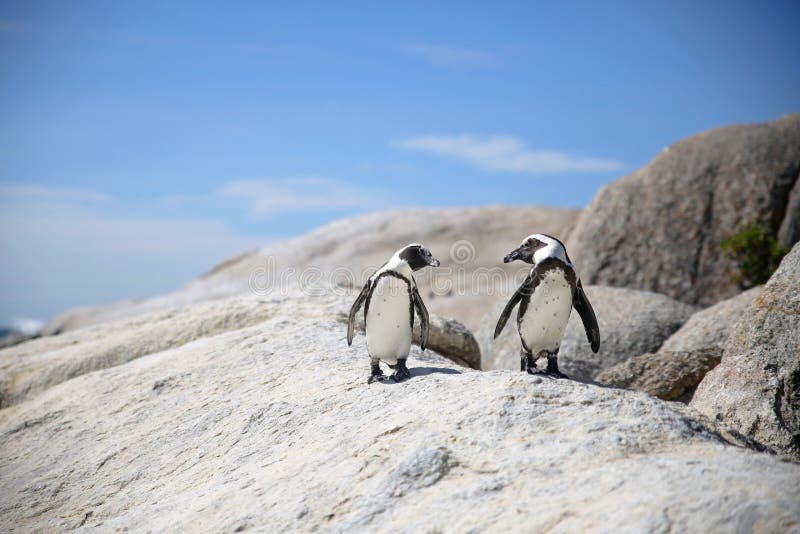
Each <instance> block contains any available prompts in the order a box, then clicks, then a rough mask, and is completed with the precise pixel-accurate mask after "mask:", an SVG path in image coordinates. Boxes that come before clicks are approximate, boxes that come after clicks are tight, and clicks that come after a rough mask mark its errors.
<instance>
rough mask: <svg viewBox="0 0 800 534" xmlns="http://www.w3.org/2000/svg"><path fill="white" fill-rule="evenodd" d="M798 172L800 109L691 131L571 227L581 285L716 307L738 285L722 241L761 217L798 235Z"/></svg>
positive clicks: (606, 192)
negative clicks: (758, 120) (623, 289)
mask: <svg viewBox="0 0 800 534" xmlns="http://www.w3.org/2000/svg"><path fill="white" fill-rule="evenodd" d="M798 171H800V114H796V115H788V116H785V117H782V118H780V119H777V120H775V121H773V122H770V123H766V124H760V125H746V126H730V127H726V128H719V129H716V130H712V131H709V132H705V133H701V134H698V135H694V136H692V137H689V138H687V139H684V140H682V141H679V142H677V143H675V144H674V145H672V146H670V147H669V148H667V149H665V150H664V151H663V152H661V153H660V154H659V155H658V156H656V157H655V158H654V159H653V161H651V162H650V163H649V164H648V165H646V166H645V167H642V168H641V169H639V170H637V171H635V172H633V173H631V174H629V175H627V176H625V177H623V178H620V179H619V180H616V181H614V182H612V183H610V184H608V185H607V186H605V187H604V188H603V189H601V190H600V192H599V193H598V194H597V195H596V196H595V198H594V199H593V200H592V202H591V203H590V204H589V205H588V206H587V207H586V209H585V210H584V211H583V213H582V214H581V217H580V219H579V221H578V224H577V225H576V227H575V230H574V231H573V232H572V233H571V234H570V238H569V239H568V243H567V244H568V249H569V251H570V256H571V257H572V259H573V260H575V261H576V265H578V266H580V275H581V276H582V277H583V280H584V283H592V284H603V285H612V286H624V287H630V288H638V289H647V290H650V291H656V292H659V293H664V294H666V295H669V296H671V297H674V298H676V299H678V300H681V301H683V302H688V303H698V304H702V305H709V304H713V303H715V302H717V301H719V300H722V299H724V298H728V297H730V296H732V295H735V294H736V293H738V292H739V289H738V288H737V286H736V284H735V283H734V282H732V281H731V275H732V273H733V272H734V269H735V265H734V263H733V262H732V261H731V260H730V259H729V258H727V257H726V256H725V255H724V254H723V253H722V252H721V251H720V248H719V245H720V242H721V241H722V240H723V239H724V238H726V237H728V236H729V235H730V234H732V233H734V232H736V231H738V230H741V229H742V228H743V227H745V226H747V225H748V224H752V223H754V222H760V223H767V224H770V225H772V226H773V227H774V228H775V229H776V230H777V229H779V228H780V229H781V238H782V239H783V240H784V241H786V242H787V244H791V243H793V242H794V241H793V240H796V238H797V221H798V212H797V209H798V205H800V204H799V203H798V202H800V201H798V200H797V196H798V194H797V191H795V193H794V199H793V200H792V201H790V192H791V190H792V188H793V186H794V184H795V183H796V182H797V178H798ZM790 242H791V243H790Z"/></svg>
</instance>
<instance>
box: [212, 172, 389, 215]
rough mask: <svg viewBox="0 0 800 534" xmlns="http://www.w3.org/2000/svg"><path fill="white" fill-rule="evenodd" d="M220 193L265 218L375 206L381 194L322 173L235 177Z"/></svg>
mask: <svg viewBox="0 0 800 534" xmlns="http://www.w3.org/2000/svg"><path fill="white" fill-rule="evenodd" d="M219 193H220V194H222V195H224V196H226V197H229V198H236V199H239V200H243V201H245V202H246V203H247V204H248V205H249V206H250V211H251V213H252V214H253V215H255V216H259V217H267V216H271V215H276V214H280V213H286V212H292V211H308V210H342V209H350V208H360V207H365V206H375V205H376V202H380V200H379V199H380V197H381V193H380V192H378V191H369V190H366V189H360V188H357V187H353V186H351V185H349V184H346V183H343V182H340V181H337V180H332V179H330V178H325V177H321V176H299V177H294V178H285V179H280V180H237V181H233V182H228V183H226V184H224V185H223V186H222V187H221V188H220V189H219Z"/></svg>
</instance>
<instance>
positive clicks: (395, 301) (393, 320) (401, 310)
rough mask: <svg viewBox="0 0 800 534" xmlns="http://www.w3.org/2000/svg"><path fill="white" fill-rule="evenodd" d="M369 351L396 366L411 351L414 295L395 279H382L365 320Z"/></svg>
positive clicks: (378, 283)
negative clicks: (412, 296) (412, 299)
mask: <svg viewBox="0 0 800 534" xmlns="http://www.w3.org/2000/svg"><path fill="white" fill-rule="evenodd" d="M366 322H367V324H366V329H367V350H368V351H369V355H370V356H371V357H373V358H378V359H380V360H382V361H384V362H386V363H388V364H390V365H394V364H395V363H396V362H397V359H398V358H405V357H406V356H408V352H409V350H410V349H411V293H410V290H409V287H408V284H407V283H406V282H405V281H404V280H401V279H399V278H396V277H394V276H384V277H381V278H380V279H379V280H378V281H377V283H376V286H375V289H373V291H372V296H371V297H370V301H369V310H367V317H366Z"/></svg>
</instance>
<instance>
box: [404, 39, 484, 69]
mask: <svg viewBox="0 0 800 534" xmlns="http://www.w3.org/2000/svg"><path fill="white" fill-rule="evenodd" d="M403 50H404V51H405V52H406V53H408V54H411V55H412V56H416V57H418V58H421V59H423V60H425V61H427V62H428V63H430V64H432V65H449V66H471V67H487V66H490V65H492V64H494V63H495V57H494V55H492V54H490V53H488V52H484V51H481V50H474V49H470V48H458V47H448V46H434V45H430V44H425V43H416V44H410V45H407V46H405V47H403Z"/></svg>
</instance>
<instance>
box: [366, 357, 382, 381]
mask: <svg viewBox="0 0 800 534" xmlns="http://www.w3.org/2000/svg"><path fill="white" fill-rule="evenodd" d="M371 369H372V371H371V372H370V375H369V378H367V384H372V383H373V382H383V381H384V380H386V375H385V374H383V370H382V369H381V366H380V364H379V363H378V362H372V366H371Z"/></svg>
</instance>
